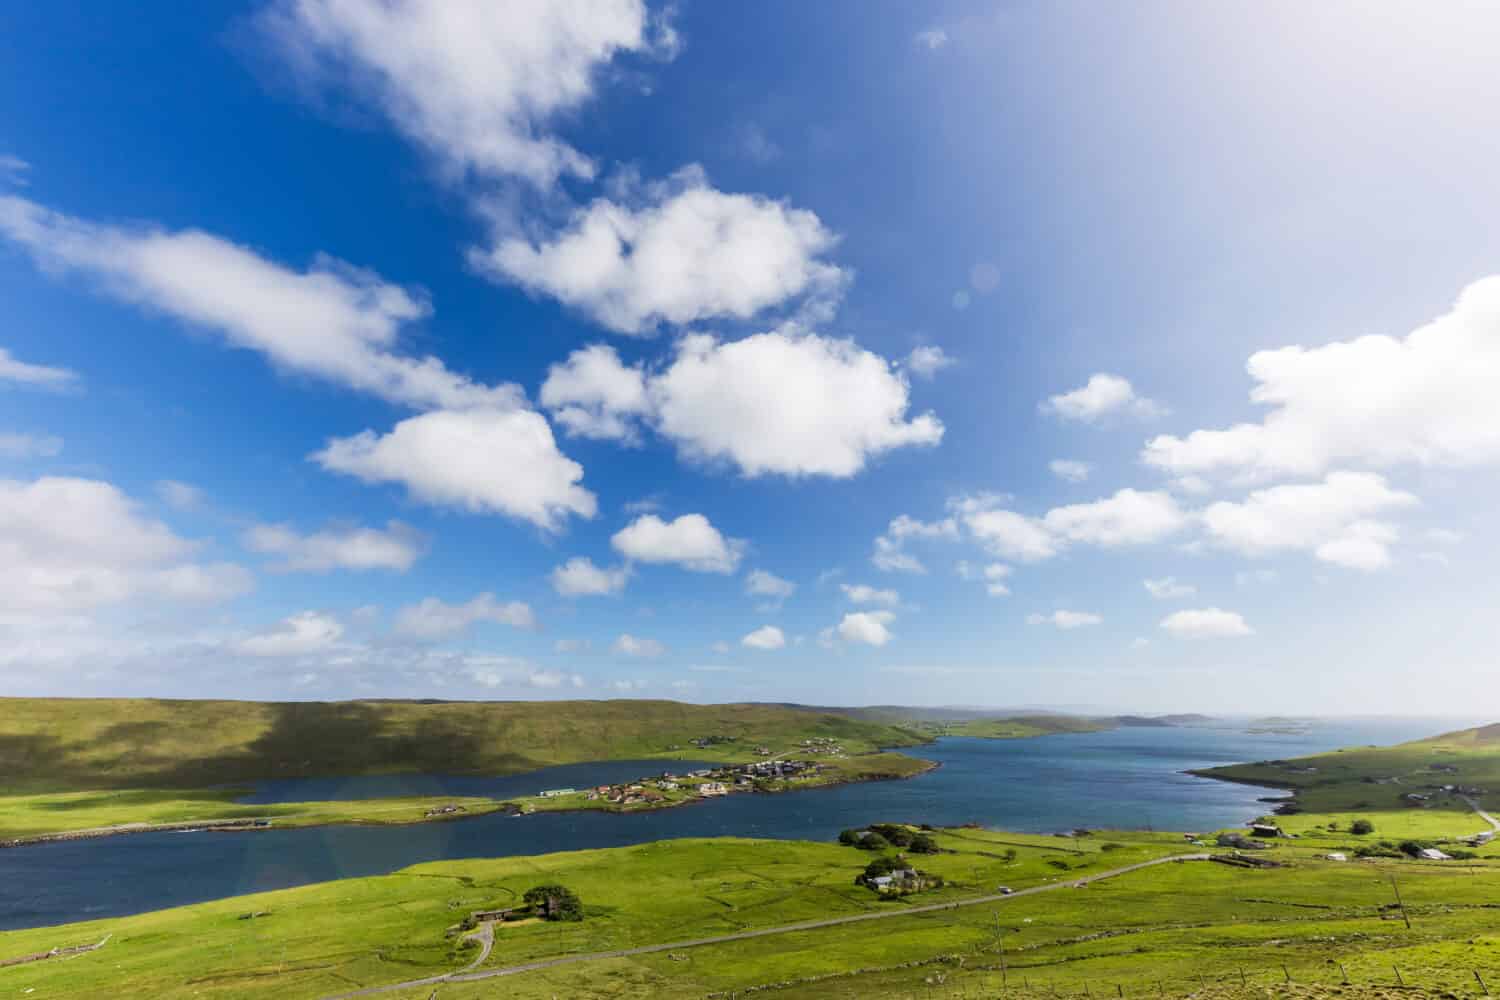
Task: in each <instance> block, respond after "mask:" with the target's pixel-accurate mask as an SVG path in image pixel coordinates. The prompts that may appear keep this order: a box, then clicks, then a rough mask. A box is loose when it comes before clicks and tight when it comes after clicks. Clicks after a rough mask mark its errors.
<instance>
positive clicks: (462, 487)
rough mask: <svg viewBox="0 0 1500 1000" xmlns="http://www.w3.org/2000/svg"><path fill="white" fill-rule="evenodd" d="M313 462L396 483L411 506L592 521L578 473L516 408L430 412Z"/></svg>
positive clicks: (590, 499)
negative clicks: (419, 502) (412, 502)
mask: <svg viewBox="0 0 1500 1000" xmlns="http://www.w3.org/2000/svg"><path fill="white" fill-rule="evenodd" d="M311 457H312V458H313V460H314V461H316V462H318V463H319V464H320V465H322V466H323V467H324V468H325V469H328V470H330V471H332V472H342V473H345V474H347V475H351V476H354V477H355V478H357V479H360V480H362V481H363V482H367V483H399V484H401V485H403V486H405V487H406V489H407V491H408V492H409V493H410V494H411V495H412V496H413V497H415V498H416V499H418V500H422V501H424V502H426V503H429V504H433V505H434V506H443V507H456V508H458V509H460V510H466V511H469V512H471V513H476V514H491V513H493V514H504V515H508V516H510V517H514V518H517V519H519V520H523V521H529V522H531V523H532V524H535V525H537V526H538V527H541V528H544V529H547V530H556V529H557V528H559V527H560V526H561V523H562V521H563V520H564V519H565V518H566V517H567V516H568V515H569V514H576V515H578V516H580V517H585V518H589V517H593V516H594V513H595V511H596V509H597V500H596V499H595V497H594V494H593V493H591V492H589V491H588V490H586V489H584V488H583V487H582V486H581V485H579V481H580V480H581V479H582V478H583V466H581V465H579V464H578V463H577V462H575V461H573V460H572V459H570V458H568V457H567V456H566V455H564V454H562V453H561V452H559V451H558V450H557V444H556V440H555V439H554V438H553V436H552V428H550V427H548V426H547V421H546V420H545V419H544V418H543V417H542V415H541V414H539V413H536V412H534V411H531V410H518V409H488V408H481V409H472V410H435V411H433V412H431V413H423V414H419V415H417V416H415V417H408V418H407V419H405V420H403V421H401V422H400V423H398V424H396V426H395V427H394V428H393V429H392V430H391V431H390V432H389V433H387V434H383V435H377V434H376V433H375V432H373V431H363V432H361V433H359V434H356V435H354V436H352V437H346V438H334V439H332V440H330V441H329V442H328V444H327V446H326V447H324V448H323V449H322V450H321V451H318V452H316V453H314V454H313V455H312V456H311Z"/></svg>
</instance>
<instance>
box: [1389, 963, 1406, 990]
mask: <svg viewBox="0 0 1500 1000" xmlns="http://www.w3.org/2000/svg"><path fill="white" fill-rule="evenodd" d="M1391 971H1392V972H1394V973H1395V974H1396V985H1397V986H1405V985H1406V980H1404V979H1402V978H1401V970H1400V969H1398V968H1396V967H1395V966H1394V965H1393V966H1391Z"/></svg>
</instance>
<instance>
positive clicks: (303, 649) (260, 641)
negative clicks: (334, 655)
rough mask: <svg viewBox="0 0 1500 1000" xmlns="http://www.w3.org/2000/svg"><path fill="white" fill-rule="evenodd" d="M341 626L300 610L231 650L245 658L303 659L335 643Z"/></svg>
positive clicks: (340, 633) (245, 639)
mask: <svg viewBox="0 0 1500 1000" xmlns="http://www.w3.org/2000/svg"><path fill="white" fill-rule="evenodd" d="M343 635H344V626H343V625H341V624H339V621H338V619H336V618H334V617H333V616H332V615H327V614H323V613H322V612H318V611H301V612H298V613H297V614H295V615H292V616H291V617H289V618H286V619H284V620H283V621H282V622H281V624H280V625H278V626H277V627H275V628H273V629H270V630H268V631H265V632H259V633H257V634H255V635H251V636H246V637H245V638H243V639H241V640H240V641H239V642H238V643H236V644H235V649H236V650H237V651H239V652H241V653H245V654H247V655H249V656H306V655H307V654H309V653H321V652H324V651H326V650H328V649H330V648H332V647H333V646H335V645H337V644H338V641H339V639H340V638H342V637H343Z"/></svg>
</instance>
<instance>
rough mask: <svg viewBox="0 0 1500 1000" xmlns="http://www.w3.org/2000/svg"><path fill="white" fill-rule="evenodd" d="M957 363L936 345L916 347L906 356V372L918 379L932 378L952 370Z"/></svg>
mask: <svg viewBox="0 0 1500 1000" xmlns="http://www.w3.org/2000/svg"><path fill="white" fill-rule="evenodd" d="M957 363H958V362H956V361H954V360H953V358H952V357H951V356H949V355H948V354H947V353H945V352H944V351H943V349H942V348H941V347H938V346H937V345H936V344H922V345H920V346H918V347H914V348H912V351H911V353H910V354H908V355H907V356H906V370H907V371H909V372H911V373H912V374H913V375H915V376H917V377H918V378H932V377H933V376H934V375H936V374H937V373H938V372H940V371H942V370H943V369H944V368H951V367H953V366H954V365H955V364H957Z"/></svg>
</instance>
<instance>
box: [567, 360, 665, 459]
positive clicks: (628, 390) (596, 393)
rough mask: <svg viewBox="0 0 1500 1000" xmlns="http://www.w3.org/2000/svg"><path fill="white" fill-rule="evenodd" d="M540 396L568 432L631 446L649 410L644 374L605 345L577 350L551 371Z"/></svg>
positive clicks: (638, 437)
mask: <svg viewBox="0 0 1500 1000" xmlns="http://www.w3.org/2000/svg"><path fill="white" fill-rule="evenodd" d="M539 399H540V401H541V404H542V405H543V406H544V407H546V408H547V409H548V411H550V412H551V414H552V419H553V420H556V421H557V422H558V423H559V424H561V425H562V427H563V429H564V430H565V431H566V432H567V433H568V434H570V435H573V436H575V437H586V438H601V439H605V440H615V441H623V442H626V443H630V444H635V443H638V442H639V440H640V434H639V428H638V426H637V422H638V421H639V420H642V419H644V418H645V417H647V416H648V415H649V414H650V413H651V402H650V400H649V399H648V398H647V395H646V376H645V372H644V371H643V370H642V369H641V368H639V367H627V366H625V365H624V364H623V363H621V361H620V356H619V355H618V354H616V353H615V349H614V348H613V347H610V346H608V345H606V344H593V345H591V346H589V347H585V348H582V349H580V350H577V351H574V352H573V353H572V354H570V355H569V356H568V358H567V360H566V361H563V362H561V363H559V364H555V365H553V366H552V367H551V368H550V369H548V371H547V380H546V381H545V382H543V383H542V389H541V393H540V394H539Z"/></svg>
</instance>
